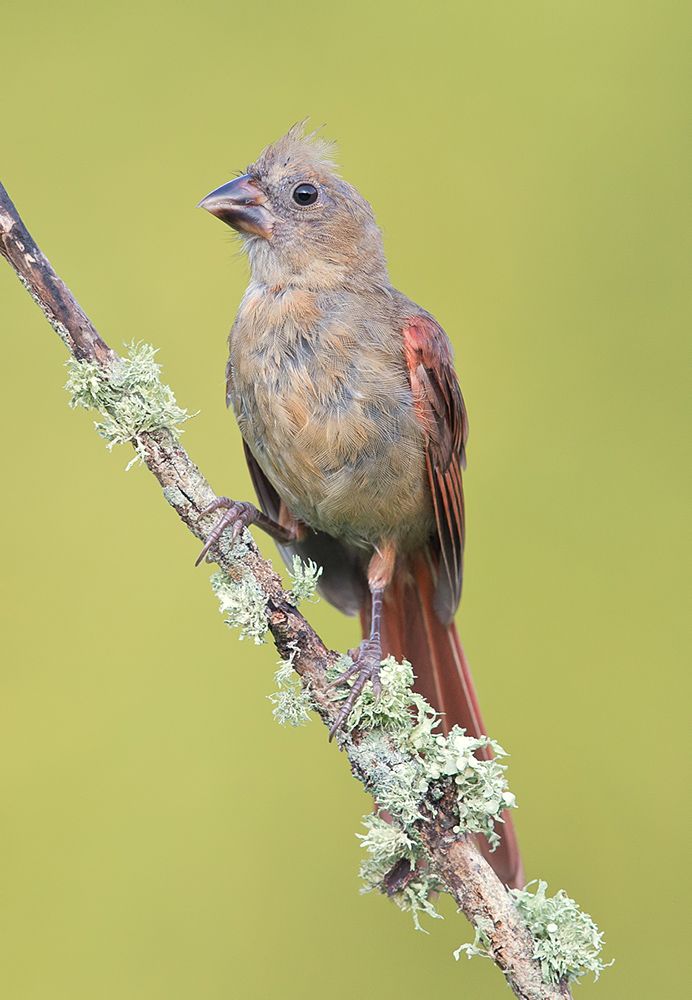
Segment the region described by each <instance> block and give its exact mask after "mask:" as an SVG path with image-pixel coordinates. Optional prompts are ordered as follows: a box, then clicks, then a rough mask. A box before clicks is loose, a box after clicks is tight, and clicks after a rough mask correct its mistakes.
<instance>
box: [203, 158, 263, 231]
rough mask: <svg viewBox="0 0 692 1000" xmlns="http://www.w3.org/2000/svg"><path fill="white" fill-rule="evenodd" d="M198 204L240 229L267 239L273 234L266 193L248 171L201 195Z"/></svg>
mask: <svg viewBox="0 0 692 1000" xmlns="http://www.w3.org/2000/svg"><path fill="white" fill-rule="evenodd" d="M197 207H198V208H205V209H206V210H207V212H211V214H212V215H215V216H216V218H217V219H221V221H222V222H225V223H226V225H228V226H231V227H232V228H233V229H237V230H238V232H240V233H251V234H252V235H254V236H261V237H263V239H265V240H268V239H269V237H270V236H271V234H272V229H273V227H274V217H273V216H272V214H271V212H270V211H269V209H268V208H267V197H266V195H265V194H264V192H263V191H262V190H261V189H260V187H259V185H258V184H257V182H256V181H255V180H254V179H253V178H252V177H251V176H250V175H249V174H243V176H242V177H236V179H235V180H233V181H229V182H228V184H222V185H221V187H219V188H217V189H216V190H215V191H212V192H211V194H208V195H207V196H206V198H202V200H201V201H200V203H199V205H198V206H197Z"/></svg>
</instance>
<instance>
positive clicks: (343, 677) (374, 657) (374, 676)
mask: <svg viewBox="0 0 692 1000" xmlns="http://www.w3.org/2000/svg"><path fill="white" fill-rule="evenodd" d="M349 655H350V656H351V659H352V660H353V664H352V666H350V667H349V668H348V670H344V672H343V673H342V674H339V676H338V677H337V678H336V679H335V680H333V681H331V683H330V684H329V687H330V688H335V687H339V686H340V685H342V684H345V683H346V682H347V681H350V680H351V678H352V677H355V680H354V682H353V684H352V685H351V689H350V692H349V695H348V698H347V699H346V701H345V702H344V703H343V705H342V706H341V708H340V710H339V714H338V715H337V717H336V719H335V720H334V724H333V725H332V727H331V729H330V730H329V739H330V741H331V740H332V739H333V738H334V736H335V735H336V733H337V732H338V731H339V729H341V727H342V726H343V725H344V723H345V722H346V720H347V719H348V717H349V715H350V714H351V711H352V709H353V706H354V705H355V703H356V701H357V700H358V697H359V696H360V694H361V693H362V691H363V689H364V687H365V685H366V684H367V683H368V681H370V683H371V684H372V691H373V694H374V695H375V698H376V699H377V698H379V697H380V694H381V692H382V682H381V680H380V666H381V663H382V649H381V646H380V643H379V642H376V641H375V640H373V639H364V640H363V641H362V642H361V644H360V646H358V648H357V649H352V650H350V651H349Z"/></svg>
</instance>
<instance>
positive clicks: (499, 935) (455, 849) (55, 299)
mask: <svg viewBox="0 0 692 1000" xmlns="http://www.w3.org/2000/svg"><path fill="white" fill-rule="evenodd" d="M0 254H1V255H2V256H3V257H4V258H5V259H6V260H7V261H8V263H9V264H10V265H11V266H12V267H13V268H14V270H15V272H16V273H17V275H18V277H19V279H20V281H21V282H22V284H23V285H24V286H25V287H26V288H27V290H28V291H29V293H30V294H31V296H32V297H33V298H34V300H35V301H36V302H37V304H38V305H39V306H40V308H41V309H42V310H43V312H44V314H45V316H46V318H47V319H48V321H49V323H50V324H51V326H52V327H53V329H54V330H55V331H56V332H57V333H58V335H59V336H60V338H61V339H62V341H63V342H64V344H65V346H66V347H67V349H68V351H69V352H70V353H71V354H72V355H73V356H74V357H75V358H76V359H77V360H79V361H90V362H94V363H95V364H97V365H98V366H99V367H100V368H102V369H103V370H104V372H105V373H106V376H107V374H108V370H109V367H110V365H111V364H112V363H113V362H114V361H116V360H117V358H118V355H117V354H116V353H115V351H113V350H112V348H110V347H109V346H108V344H106V343H105V341H104V340H103V339H102V338H101V337H100V336H99V334H98V333H97V331H96V329H95V327H94V326H93V324H92V323H91V321H90V320H89V319H88V317H87V316H86V315H85V313H84V312H83V311H82V309H81V307H80V306H79V304H78V303H77V302H76V300H75V299H74V297H73V296H72V294H71V292H70V291H69V289H68V288H67V286H66V285H65V284H64V282H63V281H62V280H61V279H60V278H59V277H58V275H57V274H56V273H55V271H54V270H53V268H52V267H51V265H50V263H49V262H48V260H47V259H46V257H45V256H44V255H43V253H42V252H41V250H39V248H38V246H37V245H36V243H35V242H34V240H33V239H32V237H31V236H30V234H29V232H28V231H27V229H26V227H25V225H24V223H23V222H22V220H21V218H20V217H19V215H18V213H17V211H16V209H15V207H14V205H13V204H12V202H11V200H10V198H9V196H8V194H7V192H6V191H5V189H4V187H3V186H2V185H1V184H0ZM138 450H139V451H140V453H141V455H142V457H143V459H144V463H145V464H146V466H147V468H148V469H149V471H150V472H152V473H153V474H154V476H155V477H156V479H157V480H158V482H159V484H160V485H161V486H162V487H163V489H164V496H165V497H166V499H167V500H168V502H169V503H171V504H172V505H173V507H174V508H175V510H176V511H177V513H178V515H179V517H180V519H181V520H182V521H183V523H184V524H185V525H186V526H187V527H188V528H189V530H190V531H191V532H192V533H193V534H194V535H196V536H197V538H200V539H202V538H204V537H205V536H206V535H207V534H208V532H209V530H210V529H211V527H212V520H213V519H212V518H211V517H206V518H205V517H204V516H203V515H202V513H201V512H202V511H203V510H204V509H205V508H206V507H207V506H208V505H209V504H210V503H211V502H212V501H213V500H214V499H215V494H214V492H213V491H212V489H211V487H210V485H209V483H208V482H207V480H206V479H205V478H204V476H203V475H202V473H201V472H200V470H199V469H198V468H197V466H196V465H194V463H193V462H192V460H191V459H190V458H189V456H188V455H187V452H186V451H185V449H184V448H182V447H181V446H180V444H179V443H178V442H177V441H176V440H175V438H174V436H173V435H172V434H171V433H170V432H169V431H167V430H160V431H154V432H151V433H143V434H141V435H140V436H139V437H138ZM214 556H215V559H216V562H217V563H218V565H219V566H220V567H221V569H222V570H224V571H225V572H226V573H227V574H229V576H231V577H232V578H237V575H238V572H239V567H238V560H237V559H234V558H232V556H231V554H230V553H229V552H228V551H226V550H225V549H224V548H223V546H217V547H216V549H215V550H214ZM242 572H243V573H245V574H248V573H249V574H250V575H251V576H252V578H253V579H254V582H255V584H256V585H257V586H258V587H259V588H260V590H261V592H262V595H263V596H264V597H265V598H266V610H265V614H266V618H267V626H268V628H269V630H270V631H271V633H272V636H273V638H274V642H275V644H276V647H277V649H278V650H279V652H280V654H281V656H282V657H284V658H285V659H292V662H293V665H294V667H295V670H296V671H297V673H298V674H299V675H300V677H301V678H302V681H303V684H304V685H309V690H310V694H311V697H312V702H313V705H314V708H315V710H316V711H317V713H318V714H319V715H320V717H321V719H322V721H323V722H324V723H325V725H326V726H327V727H328V728H330V727H331V726H332V725H333V723H334V721H335V719H336V716H337V714H338V709H339V703H338V702H334V701H333V698H332V694H331V693H330V690H329V687H328V679H327V670H328V669H329V668H330V667H333V666H334V665H335V663H336V662H337V660H338V654H337V653H335V652H333V651H331V650H329V649H327V647H326V646H325V645H324V643H323V642H322V640H321V639H320V637H319V636H318V635H317V634H316V632H315V631H314V630H313V629H312V627H311V626H310V624H309V623H308V622H307V621H306V619H305V618H304V617H303V615H302V614H300V612H299V611H298V610H297V609H296V608H295V607H294V606H293V605H292V604H291V603H290V601H289V598H288V595H287V594H286V593H285V592H284V589H283V587H282V584H281V580H280V578H279V576H278V575H277V573H276V572H275V571H274V569H273V568H272V566H271V565H270V563H268V562H267V561H266V560H265V559H263V558H262V557H261V556H260V554H259V552H258V550H257V548H256V546H255V545H254V543H253V542H251V541H250V542H248V545H247V551H246V552H245V554H244V556H243V559H242ZM340 745H341V747H342V749H344V750H345V752H346V753H347V754H348V756H349V760H350V763H351V768H352V770H353V773H354V774H355V776H356V777H357V778H358V779H359V780H360V781H362V782H363V783H364V785H365V786H366V788H368V789H369V790H372V774H371V772H370V770H369V766H368V764H367V763H365V762H364V755H363V754H362V753H360V754H359V753H358V733H357V731H356V732H355V733H353V734H351V736H343V737H341V739H340ZM377 764H378V766H379V767H380V768H383V767H388V766H391V764H388V762H387V761H386V760H383V761H378V762H377ZM428 806H429V815H428V816H427V817H426V819H425V820H424V821H422V822H421V823H420V825H419V830H418V832H419V835H420V838H421V840H422V842H423V844H424V846H425V848H426V850H427V853H428V856H429V860H430V864H431V866H432V868H433V870H434V871H435V873H436V874H437V875H438V876H439V877H440V879H441V880H442V881H443V882H444V883H445V884H446V886H447V888H448V890H449V892H450V893H451V895H452V896H453V897H454V899H455V900H456V902H457V904H458V906H459V908H460V909H461V910H462V911H463V912H464V914H465V915H466V916H467V918H468V919H469V920H470V921H471V923H472V924H473V925H474V926H475V927H476V928H478V927H481V928H483V932H484V938H485V941H486V942H487V945H486V947H487V951H488V953H489V954H490V956H491V957H492V958H493V960H494V962H495V963H496V965H497V966H498V967H499V969H500V970H501V971H502V973H503V974H504V975H505V977H506V979H507V982H508V984H509V985H510V987H511V989H512V990H513V992H514V994H515V995H516V996H517V997H519V998H521V1000H566V998H568V997H569V996H570V993H569V989H568V987H567V985H566V984H565V983H564V982H562V983H560V984H558V985H551V984H548V983H545V982H544V981H543V978H542V975H541V967H540V964H539V963H538V962H537V961H536V960H534V958H533V957H532V956H533V951H534V941H533V938H532V936H531V934H530V933H529V931H528V929H527V927H526V926H525V924H524V922H523V921H522V919H521V917H520V916H519V913H518V912H517V910H516V908H515V906H514V904H513V902H512V899H511V897H510V896H509V894H508V892H507V891H506V889H505V888H504V886H503V885H502V884H501V882H500V881H499V879H498V878H497V876H496V875H495V873H494V871H493V870H492V868H491V867H490V865H489V864H488V863H487V862H486V861H485V860H484V859H483V857H482V856H481V855H480V853H479V852H478V850H477V848H476V846H475V842H474V839H473V837H464V836H462V835H459V834H455V833H454V832H453V828H454V826H455V824H456V823H457V822H458V819H457V817H456V815H455V811H454V798H453V794H452V792H451V791H450V790H448V791H447V792H445V794H444V795H443V796H442V797H441V798H440V799H439V800H438V801H437V802H436V803H435V804H434V806H430V804H428Z"/></svg>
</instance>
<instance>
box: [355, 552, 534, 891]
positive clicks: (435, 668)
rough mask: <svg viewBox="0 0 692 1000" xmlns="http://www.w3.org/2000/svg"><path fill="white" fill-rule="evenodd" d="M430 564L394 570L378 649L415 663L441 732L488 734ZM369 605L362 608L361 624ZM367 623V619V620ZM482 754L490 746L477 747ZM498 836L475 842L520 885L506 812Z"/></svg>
mask: <svg viewBox="0 0 692 1000" xmlns="http://www.w3.org/2000/svg"><path fill="white" fill-rule="evenodd" d="M434 574H435V570H434V567H433V566H432V565H431V561H430V559H429V557H428V556H427V555H421V556H419V557H417V558H416V559H415V561H414V562H413V564H412V565H411V567H410V571H409V572H408V573H397V574H396V578H395V580H394V581H393V582H392V584H391V585H390V586H389V587H388V588H387V592H386V594H385V600H384V606H383V613H382V652H383V655H384V656H389V655H392V656H394V657H395V658H396V659H397V660H401V659H403V658H404V657H405V658H406V659H407V660H409V661H410V663H411V664H412V665H413V670H414V673H415V675H416V682H415V684H414V688H415V690H416V691H419V692H420V694H422V695H423V697H424V698H425V699H426V700H427V701H429V702H430V704H431V705H432V706H433V708H435V709H437V711H438V712H440V713H441V714H442V719H441V724H442V728H443V730H444V731H445V732H449V730H450V729H451V728H452V726H454V725H458V726H463V727H464V729H465V730H466V731H467V733H468V734H469V735H470V736H474V737H478V736H483V735H486V730H485V726H484V724H483V718H482V716H481V712H480V708H479V706H478V699H477V697H476V692H475V690H474V687H473V681H472V679H471V672H470V670H469V665H468V663H467V660H466V656H465V655H464V650H463V648H462V645H461V642H460V641H459V635H458V633H457V630H456V627H455V625H454V622H452V623H451V624H450V625H443V624H442V622H441V621H440V620H439V618H438V617H437V614H436V612H435V609H434V605H433V598H434ZM368 618H369V608H367V607H366V608H364V609H363V611H362V612H361V620H362V624H363V627H364V634H367V632H366V631H365V626H366V623H368ZM368 624H369V623H368ZM479 755H480V756H482V757H484V758H485V759H486V760H487V759H489V758H490V757H492V753H491V751H490V749H489V748H486V749H485V750H481V751H479ZM503 819H504V825H503V826H502V828H501V830H500V833H501V836H502V840H501V842H500V845H499V847H498V848H497V849H496V850H495V851H492V852H491V851H490V848H489V846H488V843H487V841H486V839H485V837H482V836H479V837H478V843H479V847H480V848H481V850H482V851H483V854H484V855H485V857H486V858H487V859H488V861H489V862H490V864H491V865H492V866H493V868H494V869H495V872H496V873H497V875H498V877H499V878H500V879H501V880H502V881H503V882H504V883H505V884H506V885H508V886H511V887H522V886H523V885H524V872H523V868H522V863H521V857H520V855H519V847H518V844H517V837H516V833H515V831H514V826H513V824H512V820H511V817H510V815H509V813H508V812H505V813H504V814H503Z"/></svg>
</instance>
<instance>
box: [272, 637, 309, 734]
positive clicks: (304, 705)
mask: <svg viewBox="0 0 692 1000" xmlns="http://www.w3.org/2000/svg"><path fill="white" fill-rule="evenodd" d="M296 656H298V647H297V646H293V647H292V648H291V652H290V654H289V656H288V657H287V658H286V659H285V660H279V669H278V670H277V671H276V674H275V675H274V679H275V681H276V685H277V690H276V691H275V692H274V693H273V694H270V695H268V696H267V697H268V699H269V701H270V702H271V703H272V704H273V705H274V708H273V710H272V715H273V716H274V718H275V719H276V721H277V722H278V723H279V725H281V726H304V725H305V723H306V722H309V721H310V712H311V710H312V708H313V704H312V698H311V696H310V691H309V689H308V688H307V687H303V684H302V682H301V680H300V678H299V677H298V675H297V674H296V672H295V670H294V666H293V664H294V661H295V658H296Z"/></svg>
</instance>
